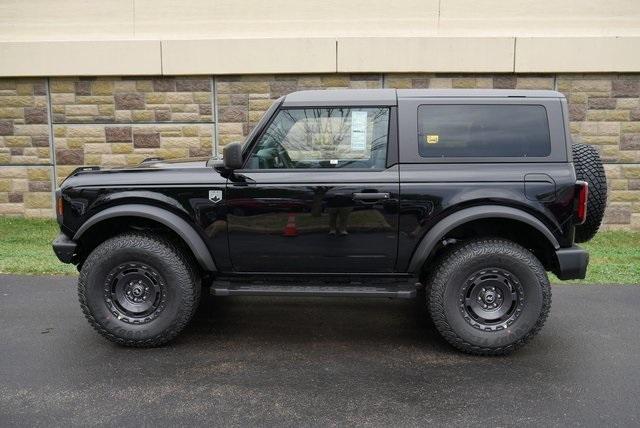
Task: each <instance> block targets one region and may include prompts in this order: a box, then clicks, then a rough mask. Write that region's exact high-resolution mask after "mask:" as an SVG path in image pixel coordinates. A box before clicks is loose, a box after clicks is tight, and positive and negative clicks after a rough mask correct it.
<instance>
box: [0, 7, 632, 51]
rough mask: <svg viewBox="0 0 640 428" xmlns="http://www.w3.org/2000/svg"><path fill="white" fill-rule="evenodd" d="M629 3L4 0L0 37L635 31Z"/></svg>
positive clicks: (601, 33) (609, 33)
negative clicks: (54, 0)
mask: <svg viewBox="0 0 640 428" xmlns="http://www.w3.org/2000/svg"><path fill="white" fill-rule="evenodd" d="M639 27H640V5H639V4H638V2H637V1H636V0H537V1H531V0H509V1H504V0H475V1H473V2H470V1H468V0H395V1H392V2H390V1H387V0H350V1H344V0H322V1H319V0H312V1H299V0H271V1H262V0H240V1H238V0H215V1H212V0H181V1H175V0H108V1H102V2H98V1H93V0H60V1H56V2H52V1H51V0H28V1H24V0H3V1H2V2H0V40H8V41H20V40H25V41H26V40H28V41H31V40H82V41H85V40H122V39H141V40H146V39H158V40H162V39H202V38H255V37H258V38H263V37H271V38H273V37H281V38H288V37H296V38H298V37H345V36H365V37H367V36H368V37H371V36H376V37H379V36H384V37H390V36H393V37H408V36H430V35H435V34H439V35H444V36H589V35H590V36H612V35H613V36H624V35H638V31H639Z"/></svg>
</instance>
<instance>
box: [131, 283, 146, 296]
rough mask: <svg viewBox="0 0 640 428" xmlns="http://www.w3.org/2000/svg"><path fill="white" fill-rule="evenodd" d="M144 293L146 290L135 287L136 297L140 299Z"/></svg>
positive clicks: (134, 293)
mask: <svg viewBox="0 0 640 428" xmlns="http://www.w3.org/2000/svg"><path fill="white" fill-rule="evenodd" d="M143 292H144V290H143V289H142V287H141V286H139V285H136V286H134V287H133V295H134V296H136V297H140V296H142V293H143Z"/></svg>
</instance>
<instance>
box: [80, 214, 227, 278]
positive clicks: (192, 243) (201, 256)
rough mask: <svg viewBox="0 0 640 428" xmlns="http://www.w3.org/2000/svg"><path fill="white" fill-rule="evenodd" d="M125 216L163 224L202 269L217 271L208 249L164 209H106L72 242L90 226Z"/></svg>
mask: <svg viewBox="0 0 640 428" xmlns="http://www.w3.org/2000/svg"><path fill="white" fill-rule="evenodd" d="M126 216H130V217H142V218H148V219H150V220H155V221H157V222H159V223H162V224H164V225H165V226H167V227H168V228H170V229H171V230H173V231H174V232H176V233H177V234H178V236H180V237H181V238H182V239H183V240H184V242H185V243H186V244H187V245H188V246H189V248H190V249H191V251H192V252H193V255H194V256H195V258H196V260H197V261H198V263H199V264H200V266H202V268H203V269H205V270H207V271H210V272H215V271H216V270H217V269H216V265H215V263H214V262H213V259H212V258H211V253H210V252H209V249H208V248H207V246H206V244H205V243H204V241H203V240H202V238H201V237H200V235H198V232H196V231H195V229H194V228H193V227H192V226H191V225H190V224H189V223H187V222H186V221H184V220H183V219H182V218H180V217H178V216H177V215H175V214H173V213H171V212H169V211H167V210H165V209H162V208H158V207H154V206H151V205H142V204H127V205H119V206H116V207H111V208H107V209H106V210H104V211H101V212H99V213H98V214H96V215H94V216H93V217H91V218H90V219H89V220H87V221H86V222H85V223H84V224H83V225H82V226H81V227H80V229H78V231H77V232H76V234H75V235H74V236H73V240H74V241H78V240H79V239H80V237H81V236H82V235H83V234H84V233H85V232H86V231H87V230H88V229H89V228H90V227H91V226H93V225H95V224H97V223H99V222H101V221H103V220H107V219H110V218H114V217H126Z"/></svg>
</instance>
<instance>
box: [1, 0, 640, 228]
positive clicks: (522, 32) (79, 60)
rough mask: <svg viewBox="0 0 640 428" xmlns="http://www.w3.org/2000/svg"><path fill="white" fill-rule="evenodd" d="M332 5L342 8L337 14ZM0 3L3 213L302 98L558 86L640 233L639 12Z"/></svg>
mask: <svg viewBox="0 0 640 428" xmlns="http://www.w3.org/2000/svg"><path fill="white" fill-rule="evenodd" d="M343 3H346V5H345V4H343ZM388 3H389V2H382V1H378V0H369V1H358V0H356V1H353V2H337V1H333V0H326V1H323V2H319V1H310V2H295V1H290V0H277V1H272V2H269V3H267V2H258V1H240V2H238V1H236V2H230V1H202V0H197V1H196V0H190V1H183V2H169V1H154V2H151V1H146V0H114V1H110V2H92V1H81V0H70V1H62V2H56V3H55V7H54V6H53V4H52V3H51V2H48V1H44V0H34V1H30V2H18V1H13V0H7V1H4V2H2V3H0V215H20V216H29V217H50V216H52V215H53V209H52V208H53V205H52V203H53V191H54V190H55V187H56V185H57V184H59V183H60V181H61V180H63V179H64V177H66V175H67V174H69V172H71V171H72V170H73V169H74V168H76V167H78V166H82V165H103V166H124V165H135V164H137V163H139V162H140V161H142V160H143V159H145V158H148V157H152V156H159V157H164V158H178V157H200V156H212V155H216V154H218V153H220V152H221V148H222V147H223V146H224V145H225V144H228V143H229V142H232V141H237V140H241V139H242V138H243V137H244V136H246V135H247V133H248V132H249V130H250V129H251V127H252V126H253V125H254V124H255V123H256V122H257V121H258V119H259V118H260V116H261V115H262V113H263V112H264V111H265V110H266V109H267V108H268V107H269V105H270V104H271V103H272V101H273V100H274V99H276V98H278V97H280V96H282V95H284V94H287V93H289V92H292V91H296V90H301V89H334V88H518V89H555V90H558V91H560V92H562V93H564V94H565V95H566V96H567V98H568V100H569V106H570V123H571V133H572V135H573V138H574V139H575V141H578V142H584V143H588V144H593V145H594V146H596V147H597V148H598V150H599V151H600V153H601V156H602V158H603V160H604V161H605V162H606V165H605V169H606V172H607V176H608V179H609V180H608V181H609V186H610V197H609V205H608V208H607V212H606V217H605V222H606V226H605V227H607V228H634V229H640V55H638V53H639V52H640V3H638V2H636V1H633V0H630V1H625V0H613V1H608V2H604V1H600V0H598V1H596V0H589V1H573V0H563V1H555V2H551V1H546V0H544V1H538V2H535V5H532V3H534V2H529V1H524V0H514V1H512V2H509V3H508V5H506V6H505V4H504V2H502V1H498V0H480V1H474V2H465V1H462V0H433V1H432V0H426V1H410V0H401V1H398V2H393V3H392V4H391V5H390V4H388Z"/></svg>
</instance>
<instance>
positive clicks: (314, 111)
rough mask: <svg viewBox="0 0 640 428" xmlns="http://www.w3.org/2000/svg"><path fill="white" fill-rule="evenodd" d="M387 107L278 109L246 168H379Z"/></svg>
mask: <svg viewBox="0 0 640 428" xmlns="http://www.w3.org/2000/svg"><path fill="white" fill-rule="evenodd" d="M388 135H389V108H387V107H380V108H378V107H374V108H360V107H327V108H300V109H284V110H281V111H280V112H279V113H278V114H277V116H276V117H275V118H274V120H273V121H272V122H271V124H270V125H269V127H268V128H267V130H266V131H265V132H264V134H262V136H261V137H260V139H259V141H258V142H257V144H256V145H255V146H254V147H253V150H252V151H251V155H250V156H249V159H248V161H247V164H246V166H245V167H246V168H247V169H282V168H286V169H309V168H314V169H316V168H365V169H383V168H384V167H385V162H386V157H387V140H388Z"/></svg>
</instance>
